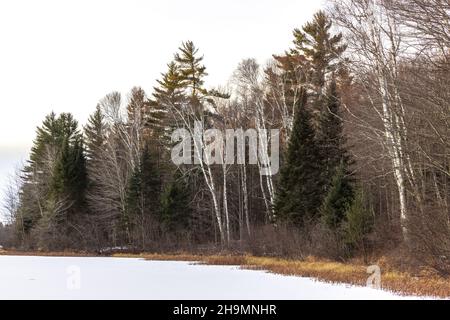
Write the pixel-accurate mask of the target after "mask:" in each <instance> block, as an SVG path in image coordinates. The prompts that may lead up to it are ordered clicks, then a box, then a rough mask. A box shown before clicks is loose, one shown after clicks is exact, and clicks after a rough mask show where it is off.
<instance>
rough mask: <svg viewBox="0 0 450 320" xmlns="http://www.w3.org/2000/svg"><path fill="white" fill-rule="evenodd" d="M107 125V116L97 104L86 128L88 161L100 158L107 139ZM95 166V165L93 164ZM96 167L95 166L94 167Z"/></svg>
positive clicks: (92, 161) (93, 161) (95, 160)
mask: <svg viewBox="0 0 450 320" xmlns="http://www.w3.org/2000/svg"><path fill="white" fill-rule="evenodd" d="M106 131H107V125H106V122H105V116H104V114H103V112H102V110H101V109H100V106H99V105H97V107H96V109H95V112H94V113H93V114H92V115H91V116H90V117H89V119H88V123H87V125H86V127H85V128H84V134H85V138H86V158H87V160H88V163H90V162H91V163H92V164H93V163H95V162H97V161H101V160H100V154H101V152H102V150H103V147H104V144H105V141H106ZM93 167H95V165H93ZM92 169H94V168H92Z"/></svg>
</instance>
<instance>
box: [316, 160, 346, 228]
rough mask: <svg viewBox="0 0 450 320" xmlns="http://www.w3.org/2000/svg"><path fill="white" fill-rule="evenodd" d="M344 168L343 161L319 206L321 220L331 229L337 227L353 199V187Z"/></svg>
mask: <svg viewBox="0 0 450 320" xmlns="http://www.w3.org/2000/svg"><path fill="white" fill-rule="evenodd" d="M344 169H345V167H344V163H343V162H341V164H340V165H339V166H338V168H337V170H336V173H335V175H334V177H333V180H332V183H331V187H330V188H329V190H328V193H327V195H326V196H325V199H324V201H323V204H322V206H321V208H320V214H321V217H322V220H323V222H324V223H325V224H326V225H327V226H328V227H329V228H330V229H332V230H337V229H338V228H339V226H340V224H341V222H342V221H343V220H344V218H345V213H346V211H347V209H348V207H349V206H350V204H351V203H352V200H353V188H352V185H351V182H350V180H349V177H348V176H346V175H345V170H344Z"/></svg>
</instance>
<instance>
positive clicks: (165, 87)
mask: <svg viewBox="0 0 450 320" xmlns="http://www.w3.org/2000/svg"><path fill="white" fill-rule="evenodd" d="M449 30H450V3H449V2H448V1H444V0H433V1H425V0H399V1H375V0H334V1H330V6H329V9H328V10H327V11H320V12H318V13H316V14H315V15H314V17H313V19H312V20H311V21H310V22H308V23H306V24H305V25H304V26H303V27H302V28H299V29H295V30H294V32H293V43H292V45H291V47H290V48H289V47H287V49H286V51H285V52H284V53H283V54H280V55H274V56H273V59H272V60H271V61H270V62H268V63H267V64H266V65H264V66H261V65H259V64H258V63H257V61H256V60H254V59H244V60H242V62H241V63H240V64H239V65H238V66H237V68H236V70H234V72H233V73H232V77H231V80H230V81H229V82H228V83H227V84H226V85H225V86H223V87H221V88H215V89H210V88H208V87H207V85H206V84H205V77H206V76H207V69H206V67H205V66H204V64H203V56H202V55H201V54H200V53H199V50H198V48H197V47H196V46H195V45H194V43H193V42H191V41H186V42H183V43H182V45H181V47H180V48H179V49H178V51H177V52H176V53H175V54H174V56H173V59H172V61H171V62H170V63H169V64H168V66H167V70H166V71H165V72H164V73H163V74H162V75H161V77H160V79H159V80H157V86H155V87H154V88H153V90H152V91H151V93H150V94H148V93H147V92H145V91H144V90H143V89H142V88H140V87H135V88H133V89H132V90H131V91H130V93H129V94H128V96H127V97H123V96H122V95H121V94H120V93H118V92H112V93H110V94H108V95H106V96H105V97H104V98H103V99H102V100H100V101H99V103H98V105H97V107H96V109H95V111H94V112H93V114H92V115H91V116H90V118H89V120H88V123H87V124H86V125H85V126H84V127H81V126H80V125H79V124H78V122H77V121H76V120H75V119H74V118H73V116H72V115H71V114H69V113H62V114H60V115H57V114H54V113H51V114H50V115H48V116H47V117H46V118H45V120H44V121H43V123H42V125H41V126H40V127H39V128H38V129H37V134H36V138H35V140H34V144H33V148H32V150H31V153H30V158H29V161H28V163H27V164H26V166H25V168H24V169H23V171H22V172H21V174H20V176H19V177H18V179H16V181H15V183H14V184H13V185H12V186H11V187H10V188H9V189H8V192H7V195H8V197H7V200H6V202H5V208H6V209H7V212H8V213H9V216H10V217H11V219H10V220H11V221H10V224H9V228H8V230H9V233H10V234H13V235H11V236H10V237H9V240H8V241H4V242H8V243H10V246H17V247H23V248H42V249H47V250H57V249H67V248H72V249H84V250H102V249H104V248H115V247H117V248H127V249H129V250H137V251H143V250H153V251H167V250H191V251H195V250H218V249H228V250H237V251H242V252H252V253H255V254H261V255H282V256H295V257H305V256H307V255H311V254H312V255H317V256H325V257H327V258H333V259H341V260H342V259H348V258H350V257H352V256H355V255H360V256H363V257H365V259H366V260H367V259H369V258H370V257H371V256H372V255H374V254H375V253H376V252H380V251H389V250H399V249H398V248H401V249H402V250H406V252H408V253H410V254H411V255H410V256H412V257H414V259H416V260H419V261H420V262H421V263H423V264H427V265H429V266H432V267H434V268H435V269H437V270H439V271H441V272H443V273H446V272H448V270H449V269H448V258H449V255H450V252H449V251H450V220H449V218H450V217H449V212H450V211H449V205H448V201H449V195H450V192H449V182H450V169H449V168H450V161H449V159H450V157H449V147H450V145H449V141H450V140H449V136H450V133H449V128H450V125H449V124H450V123H449V120H450V112H449V111H450V110H449V108H450V107H449V106H450V90H449V89H448V88H450V86H449V85H450V76H449V74H450V73H449V68H450V60H449V57H450V56H449V54H450V48H449V47H450V31H449ZM194 123H201V124H202V130H207V129H211V128H214V129H217V130H220V131H222V132H224V131H225V130H226V129H228V128H244V129H248V128H252V129H255V130H256V131H257V132H261V131H263V130H268V129H279V130H280V134H279V139H280V158H281V159H280V163H281V170H280V173H279V174H276V175H270V174H269V175H263V174H261V170H260V169H261V168H263V167H264V164H265V163H267V162H266V161H265V160H268V159H269V158H270V154H269V153H268V152H266V153H264V152H263V153H262V154H259V157H258V160H257V164H255V165H249V164H248V161H244V163H241V164H235V165H229V164H226V163H224V164H221V165H217V164H211V163H210V162H208V161H205V159H203V158H202V157H199V158H200V161H198V163H193V164H175V163H173V162H172V161H171V152H173V147H174V145H176V143H178V142H179V141H172V139H171V133H172V132H173V130H175V129H176V128H184V129H186V130H187V131H188V132H191V133H193V131H192V130H193V126H194ZM271 138H272V139H273V137H268V139H269V141H270V139H271ZM193 143H194V144H195V143H199V144H200V145H199V146H197V148H196V147H195V146H194V148H193V153H195V152H198V150H202V149H205V148H208V145H209V144H210V143H211V141H207V140H206V139H201V140H200V141H197V142H193ZM256 144H257V145H258V146H260V147H261V146H262V145H261V144H264V143H263V142H261V140H258V141H257V142H256ZM244 149H245V151H246V154H247V157H250V156H251V153H252V152H254V150H255V146H254V145H252V143H251V141H250V143H247V144H246V145H245V146H244ZM263 149H264V148H263ZM272 151H273V150H272ZM194 156H195V155H194ZM215 156H216V157H223V158H225V157H226V156H227V155H226V152H225V150H222V151H221V152H220V154H216V155H215Z"/></svg>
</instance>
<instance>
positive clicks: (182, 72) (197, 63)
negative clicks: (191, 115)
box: [175, 41, 208, 98]
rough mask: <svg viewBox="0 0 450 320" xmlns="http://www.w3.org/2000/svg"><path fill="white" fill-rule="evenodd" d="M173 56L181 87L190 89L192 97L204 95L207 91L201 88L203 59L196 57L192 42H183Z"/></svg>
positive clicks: (203, 73)
mask: <svg viewBox="0 0 450 320" xmlns="http://www.w3.org/2000/svg"><path fill="white" fill-rule="evenodd" d="M178 50H179V52H178V53H176V54H175V63H176V64H177V68H178V72H179V79H180V80H181V86H182V87H187V88H189V89H190V94H191V96H192V97H197V98H198V97H199V96H201V95H206V94H207V90H206V89H205V88H203V84H204V77H205V76H207V75H208V74H207V73H206V67H205V66H204V65H203V64H202V61H203V57H198V56H197V55H198V49H197V48H196V47H195V45H194V43H193V42H192V41H186V42H183V43H182V45H181V47H180V48H179V49H178Z"/></svg>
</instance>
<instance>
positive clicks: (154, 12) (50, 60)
mask: <svg viewBox="0 0 450 320" xmlns="http://www.w3.org/2000/svg"><path fill="white" fill-rule="evenodd" d="M322 2H323V1H321V0H316V1H312V0H227V1H216V0H190V1H188V0H164V1H162V0H161V1H150V0H121V1H119V0H89V1H87V0H77V1H75V0H74V1H64V0H39V1H36V0H28V1H25V0H2V1H0V108H1V113H0V186H1V188H0V189H3V188H4V185H5V177H6V176H7V175H8V173H9V172H11V171H12V170H13V168H14V167H15V166H16V163H17V162H18V161H20V160H21V159H22V160H23V159H25V158H26V154H27V152H28V149H29V147H30V146H31V143H32V140H33V138H34V134H35V129H36V126H38V125H39V124H40V123H41V121H42V119H43V118H44V116H45V115H46V114H48V113H49V112H50V111H52V110H54V111H56V112H63V111H66V112H72V113H73V114H74V115H75V117H76V118H77V119H79V121H80V122H81V123H82V124H84V122H85V121H86V119H87V116H88V115H89V114H90V113H91V112H92V111H93V110H94V108H95V105H96V103H97V101H98V100H99V99H101V98H102V97H103V96H104V95H105V94H107V93H109V92H111V91H114V90H115V91H120V92H122V93H124V94H126V93H127V92H128V91H129V90H130V89H131V88H132V87H133V86H141V87H142V88H144V90H146V91H147V92H149V93H150V92H151V88H152V87H153V85H154V84H155V79H156V78H158V77H159V75H160V73H161V72H164V71H165V69H166V64H167V63H168V62H169V61H170V60H171V58H172V56H173V53H174V52H175V51H176V50H177V48H178V47H179V45H180V43H181V42H182V41H183V40H192V41H194V43H195V44H196V45H197V47H199V48H200V51H201V54H203V55H204V56H205V59H204V63H205V65H206V67H207V71H208V73H209V77H208V78H207V86H208V85H210V86H216V85H220V84H224V83H225V82H226V81H227V80H228V78H229V76H230V74H231V72H232V71H233V69H234V68H235V67H236V65H237V64H238V63H239V61H240V60H242V59H243V58H250V57H254V58H256V59H257V60H258V61H259V62H260V63H264V62H265V61H266V60H267V59H269V58H270V57H271V55H272V54H273V53H282V52H283V51H284V50H286V49H287V48H289V47H290V46H291V42H292V30H293V29H294V28H295V27H300V26H301V25H303V24H304V23H305V22H306V21H307V20H309V19H310V18H311V17H312V15H313V13H314V12H315V11H317V10H319V9H320V8H321V6H322Z"/></svg>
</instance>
